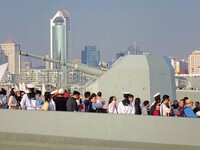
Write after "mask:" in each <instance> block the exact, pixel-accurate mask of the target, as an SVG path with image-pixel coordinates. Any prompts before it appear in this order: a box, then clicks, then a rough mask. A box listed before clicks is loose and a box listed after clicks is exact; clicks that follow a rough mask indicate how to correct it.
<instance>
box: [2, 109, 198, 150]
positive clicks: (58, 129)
mask: <svg viewBox="0 0 200 150" xmlns="http://www.w3.org/2000/svg"><path fill="white" fill-rule="evenodd" d="M0 118H1V123H0V124H1V127H0V147H1V146H2V147H3V146H4V147H6V146H8V147H9V146H12V144H13V145H14V146H19V147H20V146H21V147H23V148H24V146H27V145H28V146H30V147H31V146H32V147H34V146H36V147H37V146H39V147H41V146H42V145H43V146H44V145H45V144H46V145H47V147H48V146H49V147H51V148H52V147H54V146H55V145H59V146H63V145H71V149H72V147H76V146H77V145H78V146H79V148H77V149H84V148H86V147H87V148H88V147H90V148H88V149H134V148H135V149H143V150H144V149H151V150H157V149H162V150H164V149H166V150H169V149H176V150H179V149H181V150H182V149H188V148H189V149H190V150H192V149H195V150H197V149H198V150H199V149H200V142H199V135H198V132H197V131H198V130H199V126H200V120H199V119H187V118H167V117H153V116H132V115H111V114H92V113H68V112H42V111H36V112H35V111H23V110H0ZM9 143H10V144H11V145H10V144H9ZM27 143H28V144H27ZM26 144H27V145H26ZM31 144H32V145H31ZM2 147H1V149H2ZM63 148H66V147H63ZM74 149H75V148H74Z"/></svg>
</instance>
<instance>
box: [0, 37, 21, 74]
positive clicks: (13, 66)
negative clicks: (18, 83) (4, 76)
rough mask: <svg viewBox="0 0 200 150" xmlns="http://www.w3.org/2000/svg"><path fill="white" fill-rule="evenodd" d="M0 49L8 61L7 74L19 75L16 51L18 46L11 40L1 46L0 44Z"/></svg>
mask: <svg viewBox="0 0 200 150" xmlns="http://www.w3.org/2000/svg"><path fill="white" fill-rule="evenodd" d="M0 48H1V49H2V50H3V52H4V54H5V55H6V56H7V59H8V72H9V73H10V74H12V75H17V74H19V73H20V56H19V54H18V51H19V50H20V45H18V44H16V43H15V42H14V41H13V40H7V41H5V42H4V43H3V44H0Z"/></svg>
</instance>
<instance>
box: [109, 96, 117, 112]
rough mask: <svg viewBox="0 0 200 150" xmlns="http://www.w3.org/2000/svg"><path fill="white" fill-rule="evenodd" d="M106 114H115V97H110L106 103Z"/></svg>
mask: <svg viewBox="0 0 200 150" xmlns="http://www.w3.org/2000/svg"><path fill="white" fill-rule="evenodd" d="M108 113H111V114H117V106H116V97H115V96H111V97H110V98H109V101H108Z"/></svg>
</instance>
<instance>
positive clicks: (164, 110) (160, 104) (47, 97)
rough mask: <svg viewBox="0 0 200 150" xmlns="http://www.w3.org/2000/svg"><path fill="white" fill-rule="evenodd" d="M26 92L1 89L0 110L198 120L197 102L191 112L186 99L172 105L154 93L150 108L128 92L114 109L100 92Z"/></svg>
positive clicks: (31, 87)
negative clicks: (174, 117)
mask: <svg viewBox="0 0 200 150" xmlns="http://www.w3.org/2000/svg"><path fill="white" fill-rule="evenodd" d="M27 89H28V90H27V91H26V92H24V91H15V89H14V88H12V89H11V90H10V92H9V93H7V91H6V90H5V89H3V88H2V89H1V91H0V108H1V109H23V110H42V111H70V112H93V113H110V114H132V115H152V116H176V117H189V118H198V117H199V116H200V104H199V102H198V101H197V102H195V108H194V109H193V101H192V100H191V99H189V98H188V97H184V98H183V99H181V100H180V101H178V100H174V101H172V100H170V97H169V96H168V95H164V96H163V97H162V99H161V95H160V93H156V94H155V95H154V96H153V98H154V102H153V103H152V104H150V102H149V101H148V100H144V101H143V103H142V104H141V99H140V98H135V97H134V95H132V94H131V93H129V92H123V93H122V94H123V97H124V98H123V100H121V101H120V102H119V104H118V105H117V98H116V97H115V96H111V97H110V98H109V100H108V103H107V104H106V101H105V100H104V99H103V98H102V93H101V92H98V93H91V92H89V91H87V92H85V93H84V98H81V97H80V95H81V94H80V93H79V92H78V91H74V92H73V93H72V94H69V93H68V92H67V91H66V90H65V89H63V88H60V89H59V90H55V91H52V92H45V93H44V94H42V92H41V91H39V90H35V85H33V84H28V85H27ZM106 105H107V107H106ZM105 108H107V109H105Z"/></svg>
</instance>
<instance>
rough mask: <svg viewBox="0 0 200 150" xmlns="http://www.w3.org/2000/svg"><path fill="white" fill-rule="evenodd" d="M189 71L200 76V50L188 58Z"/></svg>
mask: <svg viewBox="0 0 200 150" xmlns="http://www.w3.org/2000/svg"><path fill="white" fill-rule="evenodd" d="M188 70H189V73H190V74H200V50H195V51H193V52H192V55H190V56H189V58H188Z"/></svg>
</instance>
